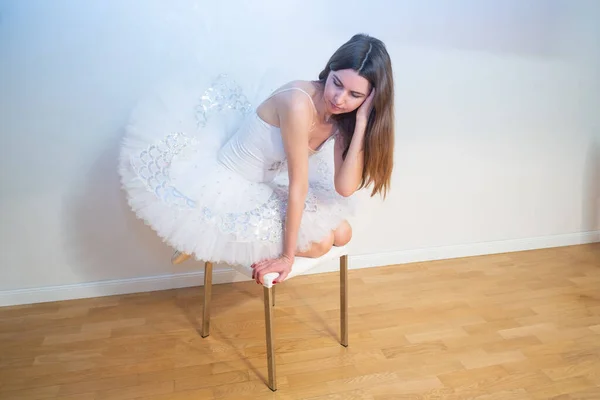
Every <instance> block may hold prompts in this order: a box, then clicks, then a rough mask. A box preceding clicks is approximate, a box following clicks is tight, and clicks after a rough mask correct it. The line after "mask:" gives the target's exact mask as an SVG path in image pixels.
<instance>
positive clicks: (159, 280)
mask: <svg viewBox="0 0 600 400" xmlns="http://www.w3.org/2000/svg"><path fill="white" fill-rule="evenodd" d="M596 242H600V230H599V231H591V232H581V233H572V234H564V235H555V236H543V237H534V238H523V239H512V240H503V241H495V242H483V243H472V244H464V245H455V246H443V247H434V248H424V249H413V250H403V251H394V252H389V253H376V254H361V255H351V256H350V257H349V268H350V269H360V268H371V267H378V266H384V265H395V264H406V263H411V262H422V261H432V260H442V259H452V258H458V257H470V256H479V255H486V254H498V253H509V252H515V251H525V250H537V249H543V248H551V247H563V246H573V245H580V244H588V243H596ZM337 269H338V264H337V262H335V261H330V262H327V263H324V264H323V265H321V266H319V267H318V268H315V269H313V270H312V271H311V272H310V273H311V274H316V273H323V272H332V271H336V270H337ZM245 280H249V279H248V278H247V277H245V276H243V275H241V274H239V273H237V272H236V271H234V270H233V269H230V268H223V269H215V270H214V272H213V283H214V284H220V283H229V282H238V281H245ZM203 283H204V271H198V272H189V273H179V274H169V275H160V276H152V277H142V278H131V279H117V280H110V281H101V282H89V283H81V284H74V285H60V286H50V287H42V288H31V289H17V290H5V291H0V307H6V306H13V305H24V304H33V303H46V302H52V301H63V300H73V299H82V298H90V297H103V296H112V295H119V294H129V293H140V292H151V291H157V290H168V289H176V288H184V287H194V286H201V285H203Z"/></svg>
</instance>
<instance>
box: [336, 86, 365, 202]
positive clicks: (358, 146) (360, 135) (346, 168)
mask: <svg viewBox="0 0 600 400" xmlns="http://www.w3.org/2000/svg"><path fill="white" fill-rule="evenodd" d="M374 94H375V89H373V90H371V93H370V94H369V97H367V99H366V100H365V101H364V102H363V104H362V105H361V106H360V107H359V109H358V111H357V112H356V124H355V127H354V133H353V135H352V141H351V142H350V147H349V148H348V153H346V158H345V159H342V154H343V152H344V148H345V146H344V143H343V142H342V141H341V140H340V141H336V145H335V150H334V160H335V179H334V183H335V190H336V191H337V192H338V193H339V194H340V195H342V196H344V197H348V196H351V195H352V194H353V193H354V192H355V191H356V190H357V189H358V186H359V185H360V182H361V179H362V174H363V167H364V140H365V131H366V128H367V121H368V116H369V114H370V113H371V104H372V102H373V96H374Z"/></svg>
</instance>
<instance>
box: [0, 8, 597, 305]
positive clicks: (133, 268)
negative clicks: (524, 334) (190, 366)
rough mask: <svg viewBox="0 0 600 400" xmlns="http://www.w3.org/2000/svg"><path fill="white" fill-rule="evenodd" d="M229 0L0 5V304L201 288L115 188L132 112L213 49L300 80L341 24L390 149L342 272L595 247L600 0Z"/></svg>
mask: <svg viewBox="0 0 600 400" xmlns="http://www.w3.org/2000/svg"><path fill="white" fill-rule="evenodd" d="M213 3H218V4H213ZM242 3H243V2H242V1H229V2H227V1H222V2H212V1H205V2H203V1H192V0H178V1H173V0H169V1H167V0H137V1H120V0H92V1H86V2H80V1H76V0H70V1H69V0H55V1H52V2H48V1H44V0H3V1H0V85H1V86H0V138H1V142H0V143H1V145H0V149H1V150H0V151H1V153H0V155H1V157H0V171H1V172H0V174H1V175H0V179H1V180H0V187H1V191H0V257H1V259H0V260H1V266H2V268H1V269H0V305H7V304H18V303H28V302H36V301H49V300H55V299H63V298H74V297H85V296H96V295H104V294H112V293H121V292H128V291H135V290H151V289H161V288H167V287H172V286H185V285H195V284H199V283H200V282H201V277H202V273H201V264H199V263H193V262H192V263H186V264H183V265H181V266H176V267H173V266H171V265H170V263H169V258H170V255H171V250H170V249H168V248H167V247H166V246H164V245H163V244H162V243H161V241H160V240H159V239H158V238H157V237H156V236H155V235H154V233H153V232H152V231H150V230H149V229H148V228H147V227H145V226H144V225H143V223H141V222H140V221H139V220H137V219H135V217H134V216H133V215H132V213H131V212H130V211H129V209H128V207H127V205H126V203H125V201H124V196H123V193H122V192H121V190H120V188H119V183H118V176H117V173H116V156H117V151H118V145H119V141H120V139H121V137H122V134H123V131H122V129H123V125H124V124H125V122H126V120H127V116H128V112H129V111H130V109H131V107H132V106H133V104H134V103H135V101H136V100H137V99H138V97H139V96H141V95H142V93H144V91H145V90H147V89H149V88H150V87H152V85H153V84H154V83H155V82H156V81H157V80H160V79H162V78H163V77H164V76H165V75H167V74H173V73H177V71H179V68H182V67H184V66H192V65H197V64H194V63H200V64H206V63H208V64H210V65H212V66H213V67H214V66H216V65H218V63H217V62H216V59H219V58H222V57H228V58H227V60H230V61H228V62H229V63H230V64H231V65H234V66H239V68H243V69H240V71H250V70H257V71H260V70H261V69H267V68H274V69H282V70H283V71H285V73H286V74H288V75H289V76H290V77H291V78H294V77H300V78H303V79H312V78H314V77H316V74H317V73H318V71H319V70H320V68H321V67H322V65H323V64H324V63H325V61H326V60H327V58H328V57H329V55H330V53H331V52H332V51H333V50H334V49H335V48H336V47H337V46H339V45H340V44H341V43H342V42H344V41H345V40H347V39H348V38H349V37H350V36H351V35H352V34H354V33H356V32H367V33H370V34H372V35H374V36H377V37H380V38H381V39H383V40H384V41H385V42H386V43H387V45H388V48H389V51H390V53H391V55H392V58H393V63H394V68H395V74H396V85H397V99H396V104H397V146H396V169H395V173H394V176H393V191H392V193H391V195H390V196H389V198H388V200H387V201H386V202H385V203H383V204H381V203H380V202H379V201H378V200H372V201H370V202H368V203H367V207H365V210H364V215H362V216H361V217H360V218H358V219H357V220H356V221H354V224H355V239H354V241H353V245H352V264H351V265H352V266H354V267H364V266H375V265H382V264H391V263H400V262H405V261H412V260H422V259H431V258H443V257H454V256H459V255H470V254H481V253H492V252H498V251H510V250H519V249H524V248H538V247H545V246H558V245H565V244H573V243H582V242H589V241H596V240H598V239H599V236H600V233H599V230H600V212H599V210H600V148H599V146H600V117H599V115H600V113H599V112H598V110H600V98H599V97H600V94H599V93H600V42H599V37H600V27H599V25H598V23H597V21H598V20H599V18H600V3H598V2H596V1H594V0H570V1H569V0H537V1H535V0H495V1H492V0H455V1H452V2H446V1H443V0H437V1H433V0H429V1H423V0H420V1H402V2H391V1H388V0H372V1H370V2H368V3H365V2H363V1H358V0H351V1H345V2H328V3H327V4H328V5H323V4H322V3H325V2H322V1H316V0H310V1H309V0H297V1H293V2H292V1H286V2H281V1H276V0H270V1H266V0H263V1H260V2H253V4H252V6H249V5H247V6H244V5H242ZM450 4H451V5H452V6H450ZM213 54H217V56H214V55H213ZM215 57H217V58H215ZM219 271H220V272H218V273H217V275H216V278H215V281H217V282H223V281H230V280H232V279H239V278H240V277H239V276H237V277H234V276H232V275H231V273H229V270H228V269H227V267H226V266H221V268H220V270H219Z"/></svg>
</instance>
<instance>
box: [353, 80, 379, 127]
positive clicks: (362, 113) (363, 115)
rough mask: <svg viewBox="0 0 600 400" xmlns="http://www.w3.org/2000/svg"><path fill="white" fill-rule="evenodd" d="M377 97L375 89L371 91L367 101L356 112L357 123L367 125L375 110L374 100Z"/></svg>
mask: <svg viewBox="0 0 600 400" xmlns="http://www.w3.org/2000/svg"><path fill="white" fill-rule="evenodd" d="M374 97H375V88H373V89H372V90H371V93H370V94H369V95H368V96H367V98H366V99H365V101H364V102H363V103H362V104H361V105H360V107H358V110H357V111H356V122H357V123H364V124H366V123H367V121H368V120H369V115H371V110H373V98H374Z"/></svg>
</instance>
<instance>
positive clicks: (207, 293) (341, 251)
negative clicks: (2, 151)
mask: <svg viewBox="0 0 600 400" xmlns="http://www.w3.org/2000/svg"><path fill="white" fill-rule="evenodd" d="M179 257H180V258H179V260H181V255H180V256H179ZM186 258H187V257H186ZM336 258H339V261H340V344H341V345H342V346H344V347H348V251H347V246H340V247H335V246H334V247H332V248H331V250H330V251H329V252H328V253H327V254H325V255H323V256H321V257H318V258H306V257H296V258H295V261H294V264H293V266H292V270H291V272H290V273H289V274H288V276H287V277H286V279H285V280H286V281H287V280H289V279H290V278H293V277H294V276H298V275H301V274H303V273H305V272H307V271H309V270H310V269H312V268H315V267H316V266H317V265H319V264H321V263H323V262H325V261H329V260H333V259H336ZM174 262H177V257H175V259H174ZM233 268H234V269H235V270H236V271H238V272H240V273H241V274H243V275H246V276H248V277H250V278H252V268H251V267H250V266H247V267H246V266H233ZM212 271H213V264H212V263H211V262H205V263H204V308H203V312H202V333H201V335H202V337H203V338H205V337H207V336H208V335H209V334H210V298H211V289H212ZM277 277H279V274H278V273H276V272H274V273H269V274H266V275H265V276H264V279H263V280H264V284H263V295H264V308H265V328H266V341H267V366H268V372H269V383H268V385H269V388H270V389H271V390H272V391H276V390H277V378H276V373H275V353H274V339H273V336H274V335H273V307H274V305H275V287H274V286H273V281H274V280H275V279H277Z"/></svg>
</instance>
